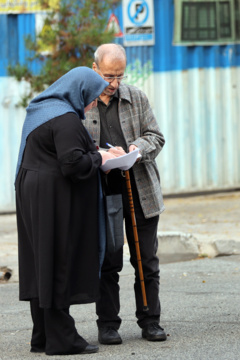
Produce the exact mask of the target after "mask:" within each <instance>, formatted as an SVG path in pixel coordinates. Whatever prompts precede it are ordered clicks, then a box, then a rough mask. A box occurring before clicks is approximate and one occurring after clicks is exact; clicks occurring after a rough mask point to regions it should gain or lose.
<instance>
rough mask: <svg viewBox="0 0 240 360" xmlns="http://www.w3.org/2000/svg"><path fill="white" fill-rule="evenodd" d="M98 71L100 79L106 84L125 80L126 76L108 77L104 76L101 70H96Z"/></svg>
mask: <svg viewBox="0 0 240 360" xmlns="http://www.w3.org/2000/svg"><path fill="white" fill-rule="evenodd" d="M98 71H99V72H100V73H101V75H102V77H103V79H104V80H106V81H107V82H109V83H110V84H111V82H113V81H114V80H115V79H117V82H120V81H122V80H125V79H127V75H121V76H114V75H110V76H104V75H103V73H102V72H101V70H100V69H99V68H98Z"/></svg>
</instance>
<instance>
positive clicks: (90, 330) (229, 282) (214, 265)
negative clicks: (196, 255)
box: [0, 255, 240, 360]
mask: <svg viewBox="0 0 240 360" xmlns="http://www.w3.org/2000/svg"><path fill="white" fill-rule="evenodd" d="M133 280H134V276H133V271H132V267H131V265H130V263H129V260H128V258H127V257H125V263H124V269H123V272H122V274H121V278H120V285H121V317H122V319H123V322H122V326H121V328H120V333H121V336H122V339H123V344H122V345H115V346H106V345H105V346H104V345H100V350H99V353H97V354H92V355H75V356H46V355H45V354H36V355H35V354H31V353H30V352H29V341H30V336H31V326H32V324H31V319H30V315H29V307H28V303H27V302H19V301H18V283H14V282H8V283H5V284H3V283H2V284H0V324H1V329H0V360H15V359H21V360H23V359H40V358H41V359H46V358H49V359H52V360H55V359H58V360H59V359H65V358H66V359H71V360H72V359H77V358H79V359H89V360H90V359H99V360H100V359H101V360H102V359H104V360H105V359H115V360H120V359H124V360H125V359H126V360H128V359H146V360H149V359H168V360H175V359H177V360H188V359H189V360H193V359H194V360H210V359H213V360H216V359H218V360H238V359H239V357H240V355H239V354H240V341H239V339H240V314H239V309H240V307H239V304H240V256H238V255H235V256H234V255H232V256H228V257H217V258H213V259H208V258H205V259H199V260H192V261H186V262H178V263H172V264H163V265H161V289H160V297H161V304H162V317H161V325H162V326H163V327H164V329H165V331H166V332H167V334H168V340H167V341H166V342H162V343H159V342H156V343H154V342H148V341H146V340H144V339H142V338H141V331H140V329H139V328H138V326H137V324H136V319H135V314H134V313H135V303H134V295H133ZM71 309H72V310H71V313H72V315H73V316H74V318H75V320H76V326H77V329H78V331H79V333H80V334H81V335H82V336H83V337H84V338H86V340H87V341H89V342H90V343H93V344H97V328H96V324H95V320H96V315H95V307H94V304H90V305H80V306H73V307H72V308H71Z"/></svg>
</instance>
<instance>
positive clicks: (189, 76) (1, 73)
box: [0, 0, 240, 211]
mask: <svg viewBox="0 0 240 360" xmlns="http://www.w3.org/2000/svg"><path fill="white" fill-rule="evenodd" d="M154 10H155V11H154V14H155V45H154V46H143V47H142V46H135V47H126V52H127V57H128V67H127V71H128V74H129V81H130V82H131V83H133V84H135V85H137V86H139V87H141V88H142V89H143V90H144V91H145V92H146V94H147V95H148V97H149V100H150V104H151V105H152V107H153V110H154V113H155V115H156V117H157V120H158V122H159V125H160V127H161V129H162V131H163V133H164V136H165V138H166V145H165V147H164V149H163V151H162V153H161V154H160V156H159V157H158V159H157V161H158V165H159V168H160V171H161V179H162V187H163V191H164V193H165V194H167V193H180V192H191V191H203V190H208V189H211V190H216V189H223V188H225V189H230V188H235V187H240V145H239V138H240V121H239V113H240V87H239V84H240V45H237V44H236V45H234V44H232V45H227V46H195V47H186V46H173V45H172V42H173V28H174V2H173V0H155V1H154ZM115 15H116V16H117V17H118V19H119V22H120V26H121V28H122V30H123V26H122V25H123V21H122V20H123V19H122V8H121V6H120V7H119V8H118V9H117V10H116V11H115ZM28 33H30V34H34V33H35V15H34V14H19V15H0V41H1V47H0V90H1V91H0V112H1V117H0V136H1V138H0V154H1V159H3V160H2V161H1V163H0V211H9V210H11V209H12V210H14V206H15V205H14V188H13V181H14V173H15V164H16V158H17V153H18V146H19V142H20V131H21V130H20V129H21V126H22V122H23V120H24V116H25V112H24V110H23V109H19V108H17V107H16V104H17V102H18V99H19V95H20V93H21V92H22V91H23V90H24V89H23V88H24V86H25V84H20V85H19V84H18V83H16V82H15V80H13V79H9V78H8V77H7V71H6V66H7V64H8V62H9V61H10V60H11V61H13V63H14V61H20V62H21V63H23V62H24V61H25V58H26V57H27V55H28V54H27V51H26V50H25V48H24V36H25V34H28ZM116 42H118V43H121V44H122V38H116ZM33 69H34V71H38V69H39V66H38V65H37V64H34V68H33Z"/></svg>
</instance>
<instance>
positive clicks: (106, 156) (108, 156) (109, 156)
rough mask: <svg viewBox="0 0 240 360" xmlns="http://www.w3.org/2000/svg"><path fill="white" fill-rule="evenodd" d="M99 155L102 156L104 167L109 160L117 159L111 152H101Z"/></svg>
mask: <svg viewBox="0 0 240 360" xmlns="http://www.w3.org/2000/svg"><path fill="white" fill-rule="evenodd" d="M99 153H100V154H101V156H102V165H104V164H105V162H106V161H107V160H109V159H115V158H116V157H117V156H115V155H114V154H112V153H111V152H110V151H105V150H99Z"/></svg>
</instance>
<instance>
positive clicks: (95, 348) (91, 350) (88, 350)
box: [80, 344, 99, 354]
mask: <svg viewBox="0 0 240 360" xmlns="http://www.w3.org/2000/svg"><path fill="white" fill-rule="evenodd" d="M98 350H99V347H98V346H97V345H90V344H88V345H87V346H86V347H85V349H84V350H83V351H82V352H80V354H93V353H96V352H98Z"/></svg>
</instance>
